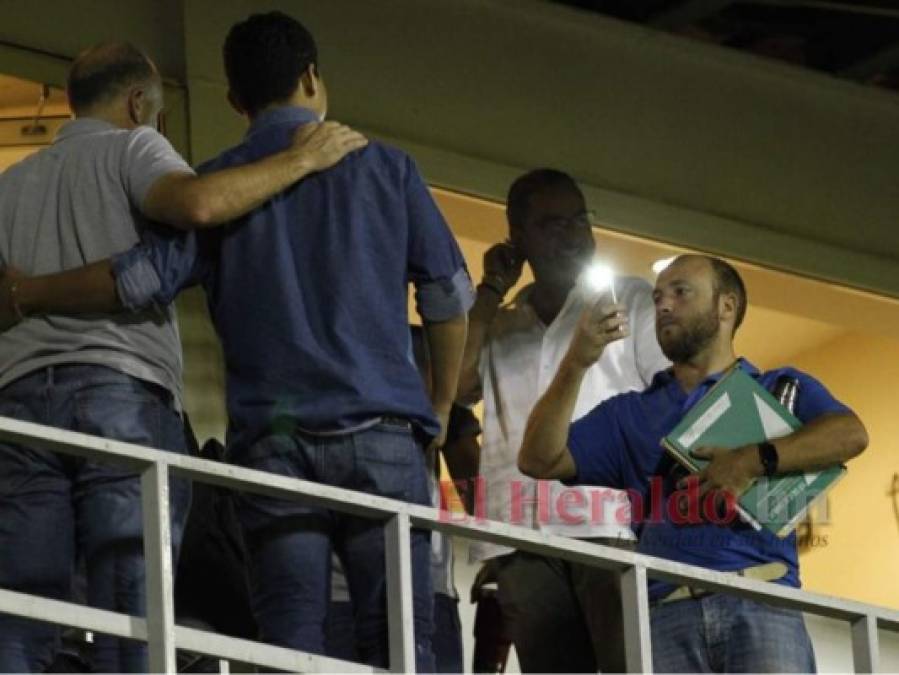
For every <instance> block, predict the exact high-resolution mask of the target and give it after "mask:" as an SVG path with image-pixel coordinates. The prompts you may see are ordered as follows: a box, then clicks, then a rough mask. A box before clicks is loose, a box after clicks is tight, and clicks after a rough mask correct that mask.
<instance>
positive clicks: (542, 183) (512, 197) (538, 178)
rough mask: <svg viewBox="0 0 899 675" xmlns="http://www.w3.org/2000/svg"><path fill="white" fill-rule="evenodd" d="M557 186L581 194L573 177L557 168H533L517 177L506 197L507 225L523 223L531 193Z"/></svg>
mask: <svg viewBox="0 0 899 675" xmlns="http://www.w3.org/2000/svg"><path fill="white" fill-rule="evenodd" d="M557 187H562V188H569V189H571V190H573V191H574V192H576V193H577V194H579V195H581V196H583V194H582V193H581V189H580V188H579V187H578V186H577V183H575V182H574V179H573V178H572V177H571V176H569V175H568V174H567V173H565V172H564V171H559V170H558V169H546V168H543V169H534V170H533V171H528V172H527V173H526V174H524V175H523V176H521V177H519V178H517V179H516V180H515V182H514V183H512V186H511V187H510V188H509V196H508V197H507V198H506V219H507V220H508V221H509V227H510V228H516V227H520V226H521V225H523V224H524V221H525V219H526V218H527V215H528V209H529V208H530V200H531V197H532V196H533V195H535V194H536V193H538V192H542V191H543V190H546V189H547V188H557Z"/></svg>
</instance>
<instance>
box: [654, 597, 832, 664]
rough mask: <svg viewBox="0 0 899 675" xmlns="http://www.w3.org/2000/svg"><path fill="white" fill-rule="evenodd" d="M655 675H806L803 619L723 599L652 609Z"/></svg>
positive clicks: (809, 658)
mask: <svg viewBox="0 0 899 675" xmlns="http://www.w3.org/2000/svg"><path fill="white" fill-rule="evenodd" d="M651 623H652V665H653V670H654V671H655V672H657V673H683V672H694V673H716V672H717V673H779V672H783V673H810V672H815V654H814V651H813V650H812V643H811V640H810V639H809V636H808V632H807V631H806V629H805V622H804V621H803V619H802V614H801V613H800V612H797V611H795V610H790V609H781V608H779V607H771V606H769V605H765V604H762V603H759V602H755V601H753V600H746V599H743V598H737V597H734V596H730V595H724V594H722V593H714V594H711V595H706V596H703V597H701V598H698V599H687V600H679V601H676V602H670V603H667V604H662V605H658V606H657V607H653V609H652V614H651Z"/></svg>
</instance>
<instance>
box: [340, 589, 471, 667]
mask: <svg viewBox="0 0 899 675" xmlns="http://www.w3.org/2000/svg"><path fill="white" fill-rule="evenodd" d="M353 631H354V628H353V603H351V602H349V601H346V602H341V601H333V602H331V605H330V606H329V607H328V620H327V628H326V629H325V653H326V654H327V655H328V656H332V657H334V658H335V659H343V660H344V661H355V660H356V658H357V656H356V646H355V641H354V639H353ZM431 642H432V645H433V651H434V672H435V673H462V672H464V671H465V658H464V656H463V651H462V624H461V622H460V619H459V601H458V600H457V599H456V598H451V597H450V596H448V595H445V594H443V593H435V594H434V636H433V638H432V641H431Z"/></svg>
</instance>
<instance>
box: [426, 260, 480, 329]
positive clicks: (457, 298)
mask: <svg viewBox="0 0 899 675" xmlns="http://www.w3.org/2000/svg"><path fill="white" fill-rule="evenodd" d="M474 299H475V295H474V289H473V288H472V286H471V277H469V276H468V270H467V269H466V268H464V267H461V268H459V269H458V270H457V271H456V273H455V274H454V275H453V276H452V277H451V278H450V279H438V280H437V281H429V282H426V283H419V284H418V285H417V286H416V287H415V304H416V306H417V307H418V313H419V314H421V316H422V318H423V319H426V320H428V321H437V322H439V321H448V320H449V319H452V318H453V317H456V316H459V315H460V314H465V313H466V312H468V310H469V309H471V306H472V305H473V304H474Z"/></svg>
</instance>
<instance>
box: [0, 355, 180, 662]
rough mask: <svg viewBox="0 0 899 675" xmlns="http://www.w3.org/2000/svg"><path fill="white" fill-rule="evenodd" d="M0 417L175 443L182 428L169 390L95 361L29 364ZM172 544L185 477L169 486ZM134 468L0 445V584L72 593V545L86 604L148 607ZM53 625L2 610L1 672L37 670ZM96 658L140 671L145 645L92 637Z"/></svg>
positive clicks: (137, 610) (51, 647)
mask: <svg viewBox="0 0 899 675" xmlns="http://www.w3.org/2000/svg"><path fill="white" fill-rule="evenodd" d="M0 415H2V416H5V417H14V418H17V419H20V420H24V421H28V422H36V423H39V424H46V425H51V426H55V427H60V428H64V429H71V430H73V431H80V432H82V433H86V434H93V435H96V436H103V437H106V438H111V439H116V440H121V441H128V442H130V443H139V444H141V445H147V446H151V447H154V448H161V449H165V450H171V451H174V452H179V453H183V452H185V451H186V449H185V438H184V428H183V425H182V423H181V419H180V417H179V416H178V414H177V413H176V412H175V411H174V409H173V408H172V405H171V402H170V396H169V395H168V393H167V392H165V391H164V390H162V389H161V388H159V387H156V386H155V385H152V384H147V383H145V382H142V381H140V380H137V379H135V378H132V377H129V376H127V375H124V374H122V373H119V372H117V371H115V370H111V369H108V368H104V367H102V366H88V365H67V366H54V367H50V368H45V369H42V370H38V371H35V372H33V373H30V374H29V375H26V376H25V377H22V378H20V379H18V380H16V381H15V382H13V383H12V384H10V385H8V386H6V387H4V388H3V389H2V390H0ZM170 495H171V513H172V543H173V547H174V550H175V551H177V546H178V543H179V542H180V538H181V532H182V527H183V524H184V520H185V517H186V516H187V509H188V506H189V502H190V485H189V483H187V482H186V481H173V482H172V486H171V491H170ZM142 533H143V525H142V519H141V500H140V478H139V476H138V475H137V474H135V473H133V471H129V470H126V469H124V468H121V467H119V466H117V465H115V464H99V463H96V462H90V461H87V460H84V459H80V458H77V457H74V456H71V455H55V454H53V453H49V452H45V451H43V450H36V449H33V448H28V447H24V446H19V445H9V444H0V586H2V587H4V588H8V589H12V590H16V591H21V592H26V593H33V594H37V595H42V596H44V597H49V598H56V599H62V600H68V599H70V598H71V597H72V593H71V592H72V578H73V570H74V566H75V559H76V555H79V556H83V557H84V560H85V563H86V570H87V601H88V604H89V605H91V606H93V607H99V608H101V609H107V610H112V611H116V612H123V613H128V614H132V615H143V614H144V613H145V612H146V598H145V570H144V561H143V541H142ZM58 639H59V629H58V628H57V627H55V626H53V625H50V624H46V623H41V622H36V621H29V620H25V619H19V618H16V617H12V616H8V615H2V614H0V672H25V671H32V672H34V671H41V670H43V668H44V667H45V666H46V665H47V664H48V663H49V662H50V660H51V659H52V657H53V653H54V651H55V647H56V644H57V642H58ZM95 640H96V641H95V643H94V648H93V655H92V660H93V667H94V669H95V670H97V671H101V672H124V671H146V670H147V658H146V647H145V646H143V645H142V644H141V643H138V642H133V641H126V640H119V639H117V638H113V637H109V636H104V635H97V636H95Z"/></svg>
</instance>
